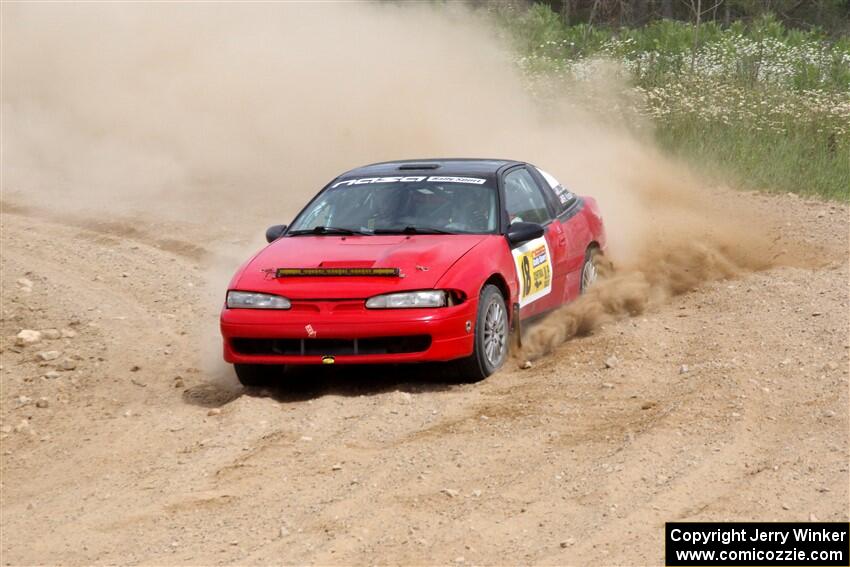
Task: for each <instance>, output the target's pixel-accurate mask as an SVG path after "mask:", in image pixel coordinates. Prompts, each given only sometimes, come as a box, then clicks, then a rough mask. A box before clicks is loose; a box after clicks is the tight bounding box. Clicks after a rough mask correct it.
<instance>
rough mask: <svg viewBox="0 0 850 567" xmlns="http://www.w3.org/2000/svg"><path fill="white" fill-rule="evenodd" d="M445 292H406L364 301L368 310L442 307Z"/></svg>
mask: <svg viewBox="0 0 850 567" xmlns="http://www.w3.org/2000/svg"><path fill="white" fill-rule="evenodd" d="M445 305H446V292H445V291H441V290H429V291H408V292H404V293H389V294H387V295H376V296H375V297H370V298H369V299H367V300H366V307H367V308H368V309H407V308H411V307H444V306H445Z"/></svg>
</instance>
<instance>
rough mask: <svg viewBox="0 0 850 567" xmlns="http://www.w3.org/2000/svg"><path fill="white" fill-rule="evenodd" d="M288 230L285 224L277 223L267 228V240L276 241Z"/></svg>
mask: <svg viewBox="0 0 850 567" xmlns="http://www.w3.org/2000/svg"><path fill="white" fill-rule="evenodd" d="M285 231H286V225H285V224H276V225H274V226H270V227H269V228H267V229H266V242H274V241H275V240H277V239H278V238H280V235H281V234H283V233H284V232H285Z"/></svg>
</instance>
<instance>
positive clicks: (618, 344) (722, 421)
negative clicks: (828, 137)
mask: <svg viewBox="0 0 850 567" xmlns="http://www.w3.org/2000/svg"><path fill="white" fill-rule="evenodd" d="M740 198H741V199H746V200H749V201H751V202H752V204H753V206H756V207H760V208H761V209H762V210H764V211H765V214H770V215H774V216H778V217H780V218H781V219H782V220H783V222H784V224H785V229H786V230H787V232H788V234H799V235H800V238H802V239H805V240H809V241H811V242H816V243H821V244H824V245H826V246H827V247H828V248H829V252H828V253H827V254H826V257H825V258H824V265H823V266H822V267H820V268H818V269H816V270H808V269H799V268H787V267H786V268H777V269H773V270H770V271H767V272H761V273H755V274H750V275H747V276H745V277H742V278H739V279H736V280H731V281H720V282H714V283H709V284H706V285H705V286H703V287H701V288H700V289H698V290H695V291H694V292H692V293H688V294H685V295H682V296H679V297H676V298H674V299H673V300H671V301H670V302H668V303H666V304H665V305H663V306H662V307H660V308H658V309H655V310H653V311H652V312H649V313H646V314H644V315H641V316H640V317H637V318H632V319H625V320H622V321H620V322H617V323H612V324H609V325H607V326H605V327H603V328H602V329H600V330H598V331H597V332H596V333H594V334H593V335H592V336H590V337H586V338H581V339H577V340H573V341H571V342H569V343H567V344H565V345H563V346H562V347H560V348H559V349H558V350H557V352H555V353H554V354H553V355H551V356H549V357H547V358H545V359H543V360H541V361H538V362H537V363H536V364H535V366H534V368H533V369H531V370H525V371H522V370H516V369H513V368H509V369H505V370H504V371H502V372H500V373H498V374H497V375H495V376H493V377H491V378H490V379H488V380H486V381H485V382H482V383H479V384H472V385H454V386H452V385H448V384H441V383H439V382H437V381H435V380H433V379H432V378H431V376H430V373H429V370H428V369H427V368H424V369H418V370H411V369H408V368H384V369H377V370H376V369H370V370H368V371H360V372H358V371H341V370H340V369H336V371H335V372H333V373H324V374H317V375H316V377H315V381H316V385H315V388H312V389H311V390H310V391H308V392H306V393H300V394H293V393H291V392H288V391H287V390H286V388H285V387H284V388H281V389H280V390H275V391H252V392H249V391H245V390H243V389H241V388H240V387H239V386H238V385H237V384H236V382H235V379H233V378H227V379H223V378H218V377H216V376H214V374H213V373H211V372H210V371H207V370H202V369H203V368H208V366H209V365H207V364H205V361H204V360H202V359H203V358H204V356H205V355H203V354H202V352H203V351H204V350H205V348H202V345H200V344H199V337H202V336H213V333H214V331H215V325H216V320H215V317H214V316H213V315H211V314H209V313H210V309H209V308H208V307H207V306H205V305H204V302H206V301H207V299H206V298H207V297H208V296H209V295H208V293H207V290H205V287H206V286H208V284H207V279H208V278H207V277H206V267H207V263H208V256H207V253H206V252H207V250H206V248H205V246H204V245H203V242H206V241H210V240H215V239H218V240H227V239H234V238H244V237H245V235H244V234H237V233H236V232H232V231H231V232H228V229H225V228H215V227H212V228H211V227H210V226H208V225H205V226H200V225H193V224H191V223H174V222H171V223H165V222H161V223H158V224H155V225H151V224H143V223H140V222H139V221H138V220H132V219H128V220H120V221H116V222H109V223H105V222H94V221H91V220H90V219H87V218H85V217H84V216H74V217H69V216H65V217H52V216H50V215H46V214H42V213H39V212H38V211H35V210H30V209H26V208H23V207H20V206H15V205H14V204H13V203H5V205H4V210H3V214H2V277H3V288H2V323H0V326H1V327H2V333H0V334H2V343H1V344H2V398H0V424H1V425H2V433H0V443H2V498H1V499H0V505H2V547H0V552H2V562H3V563H4V564H13V565H14V564H60V563H61V564H68V565H84V564H160V565H162V564H195V565H198V564H226V563H239V564H271V563H290V564H305V563H311V564H383V563H404V564H491V565H493V564H517V563H534V564H585V565H586V564H590V563H593V564H612V565H613V564H617V565H652V564H656V565H657V564H662V562H663V559H662V558H663V525H664V522H665V521H673V520H733V519H734V520H769V521H772V520H810V519H817V520H842V521H846V520H847V519H848V208H847V207H846V206H844V205H837V204H830V203H822V202H818V201H805V200H802V199H799V198H796V197H793V196H764V195H758V194H742V195H741V197H740ZM264 228H265V227H260V226H257V227H256V231H257V233H258V234H261V233H262V231H263V229H264ZM253 236H254V235H251V237H253ZM198 243H201V244H198ZM22 278H25V279H26V280H29V282H31V285H29V284H28V283H27V281H25V280H23V279H22ZM19 280H20V281H19ZM221 292H223V290H221ZM22 329H35V330H46V329H57V330H58V331H59V335H60V337H59V338H56V339H48V338H46V337H45V338H43V339H42V340H41V342H39V343H36V344H33V345H30V346H17V345H16V340H15V335H16V334H17V333H18V332H19V331H21V330H22ZM63 330H64V335H66V336H65V337H63V336H62V334H63ZM210 330H212V332H210ZM69 331H70V332H69ZM45 335H46V336H54V335H55V334H54V333H50V332H47V333H45ZM71 335H73V336H71ZM213 346H214V345H213ZM207 348H209V345H207ZM211 350H214V348H213V349H211ZM48 351H57V352H58V354H57V355H56V358H53V359H51V360H39V359H38V355H37V353H45V352H48ZM51 356H53V354H52V353H51V354H47V355H46V357H48V358H50V357H51ZM610 357H615V358H616V362H615V363H614V364H613V368H606V366H605V364H604V361H605V360H607V359H609V358H610Z"/></svg>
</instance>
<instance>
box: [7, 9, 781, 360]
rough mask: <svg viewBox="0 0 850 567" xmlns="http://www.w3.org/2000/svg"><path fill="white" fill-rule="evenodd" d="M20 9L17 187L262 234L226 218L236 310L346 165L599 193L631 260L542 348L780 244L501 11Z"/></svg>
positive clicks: (746, 265)
mask: <svg viewBox="0 0 850 567" xmlns="http://www.w3.org/2000/svg"><path fill="white" fill-rule="evenodd" d="M2 11H3V18H2V32H3V33H2V36H3V39H2V69H3V81H2V83H3V85H2V118H3V120H2V138H3V158H2V189H3V199H4V200H5V201H8V202H15V203H18V202H20V203H27V204H32V205H35V206H40V207H43V208H46V209H47V210H50V211H52V212H54V213H62V214H64V213H69V214H71V213H74V214H76V213H78V212H82V211H85V212H87V213H94V214H96V215H98V216H101V217H103V216H104V215H106V216H107V218H112V217H127V218H134V217H139V218H145V219H158V218H162V219H169V220H175V219H176V220H180V221H181V222H184V223H186V225H187V226H188V225H192V226H195V227H204V226H210V227H217V226H220V225H224V224H227V225H229V226H231V227H234V226H235V227H238V230H239V231H241V232H242V233H243V234H246V235H252V236H254V235H256V237H257V240H254V241H252V242H251V244H250V246H244V245H243V246H234V245H232V244H229V243H220V242H215V241H214V238H215V235H214V233H215V230H210V233H211V235H210V236H211V239H212V240H211V241H210V242H208V243H207V244H206V250H207V253H208V254H209V260H208V264H209V265H210V266H211V267H210V271H211V273H213V274H214V277H213V278H212V281H214V282H218V283H219V284H220V285H219V286H218V288H216V289H213V290H212V291H213V292H214V293H215V295H216V298H217V299H216V301H212V300H211V301H212V302H211V304H212V305H213V307H214V308H215V309H217V308H218V305H219V303H220V297H221V290H223V289H224V286H225V285H226V281H227V280H226V278H227V277H228V276H229V274H230V273H232V271H233V270H234V269H235V267H236V266H237V265H238V263H239V261H240V260H242V259H244V258H245V257H246V255H247V254H248V253H249V252H250V250H249V249H248V248H253V249H256V247H257V246H259V245H260V244H261V242H260V241H259V237H260V236H261V235H262V233H263V230H264V229H265V227H266V226H267V225H269V224H273V223H277V222H287V221H288V220H290V219H291V217H292V215H293V214H294V213H295V212H296V211H297V210H298V209H299V208H300V207H301V206H302V205H303V203H304V202H306V200H307V199H308V197H309V196H311V195H313V194H314V193H315V192H316V191H317V190H318V189H319V188H320V187H322V186H323V185H324V184H325V183H326V182H327V181H328V180H330V179H331V178H332V177H333V176H335V175H336V174H338V173H339V172H341V171H343V170H345V169H347V168H351V167H355V166H358V165H362V164H365V163H371V162H376V161H383V160H391V159H401V158H411V157H447V156H467V157H505V158H513V159H520V160H527V161H530V162H532V163H535V164H537V165H539V166H540V167H542V168H544V169H546V170H548V171H550V172H551V173H552V174H554V175H555V176H556V177H558V178H559V179H560V180H561V181H562V183H564V184H565V185H566V186H568V187H569V188H570V189H572V190H573V191H575V192H577V193H580V194H587V195H593V196H594V197H596V199H597V200H598V202H599V204H600V207H601V210H602V211H603V214H604V218H605V221H606V225H607V229H608V235H609V250H608V255H609V258H610V259H611V260H612V261H613V262H614V264H615V265H617V266H618V270H617V272H616V273H615V274H614V275H613V276H612V277H611V278H610V279H609V280H607V281H606V282H604V283H601V284H600V285H599V286H597V289H595V290H594V291H593V293H592V294H590V295H589V296H587V297H586V298H583V299H582V300H581V301H579V302H577V303H575V304H574V305H571V306H569V307H567V308H566V309H565V310H562V311H561V312H559V313H557V314H555V315H554V316H553V317H552V318H550V319H549V320H547V321H546V322H545V323H544V324H543V325H542V326H540V327H539V328H538V329H537V330H535V331H534V332H533V335H532V336H531V337H530V341H529V343H528V345H529V346H528V349H529V353H531V354H532V355H540V354H542V353H544V352H548V351H550V350H551V349H552V348H554V346H556V345H557V344H558V343H559V342H563V341H564V340H567V339H568V338H570V337H571V336H573V335H575V334H576V333H579V332H586V331H587V330H588V329H589V328H591V327H593V326H595V325H596V324H598V322H600V321H603V320H605V319H606V318H608V317H613V316H618V315H620V314H623V313H631V312H640V311H641V310H643V309H646V308H647V306H649V305H651V304H652V303H653V302H654V301H661V300H663V298H664V297H666V296H669V295H670V294H672V293H677V292H681V291H684V290H686V289H689V288H691V287H693V286H695V285H697V284H699V283H700V282H701V281H703V280H706V279H712V278H718V277H727V276H730V275H734V274H735V273H738V272H739V271H741V270H749V269H759V268H764V267H767V266H768V265H771V263H772V262H774V260H775V258H774V256H775V253H774V250H773V243H772V242H771V241H769V240H768V239H766V238H764V237H763V236H762V235H763V234H765V231H764V230H763V228H764V226H765V222H764V220H763V219H757V218H755V217H754V216H753V215H752V214H749V213H748V212H747V211H746V210H741V209H739V208H737V206H736V205H734V204H731V203H730V202H729V200H728V199H725V198H723V197H722V196H720V195H718V194H717V193H715V192H712V191H710V190H708V189H706V188H705V186H704V185H703V184H702V183H700V182H699V180H697V179H695V178H693V177H692V176H691V175H690V174H689V172H688V171H687V170H686V169H685V168H684V167H683V166H681V165H680V164H676V163H673V162H671V161H670V160H668V159H666V158H665V157H664V156H662V155H661V154H660V153H659V152H658V151H657V150H656V149H655V148H654V147H653V145H652V142H651V141H650V140H649V139H648V138H642V137H640V136H637V135H635V134H634V133H633V131H634V130H633V129H631V128H629V129H627V128H625V127H624V126H622V125H618V124H616V123H612V122H611V121H610V120H600V119H599V118H598V117H596V116H595V115H594V114H593V113H592V112H589V111H582V110H580V109H579V105H576V104H571V102H572V101H571V99H570V97H571V96H573V95H569V94H566V92H567V91H565V94H564V95H563V96H562V97H556V99H555V100H552V99H551V98H550V99H548V100H547V102H546V104H541V102H540V100H536V99H535V98H534V97H533V96H532V95H530V94H529V92H528V89H526V88H525V85H524V81H523V78H522V77H521V75H520V74H519V72H518V71H517V69H516V66H515V65H514V61H513V57H514V56H513V55H512V54H511V53H510V52H509V50H508V49H507V47H506V43H505V42H504V41H503V40H502V39H500V38H499V37H497V33H496V31H495V28H494V26H492V25H491V24H490V23H489V22H488V20H487V16H486V14H482V13H477V12H473V11H471V10H470V9H468V8H465V7H464V6H463V5H460V4H453V3H448V4H441V5H431V4H426V3H404V4H401V3H396V4H371V3H353V2H352V3H342V2H340V3H278V4H274V3H244V4H243V3H179V4H176V3H175V4H166V3H157V4H129V3H112V4H101V3H86V4H82V3H81V4H35V3H33V4H4V5H3V7H2ZM611 82H612V81H611V78H610V77H605V78H604V80H600V81H599V82H597V83H593V82H592V81H591V82H590V83H588V84H592V85H593V86H594V89H595V90H594V91H593V96H594V97H596V98H598V99H601V100H599V102H600V103H601V105H602V106H604V103H605V100H604V97H605V96H607V95H606V93H611V96H612V97H613V96H615V95H614V91H616V90H617V88H618V87H619V86H621V85H619V86H616V85H612V84H611ZM572 87H573V88H572V89H571V91H572V92H575V90H576V88H579V89H580V88H581V87H576V86H575V85H573V86H572ZM633 119H634V120H639V119H638V118H637V117H634V118H633ZM170 226H173V225H170ZM173 237H175V238H179V237H181V235H179V234H176V235H173ZM225 274H226V275H225ZM211 287H215V286H211Z"/></svg>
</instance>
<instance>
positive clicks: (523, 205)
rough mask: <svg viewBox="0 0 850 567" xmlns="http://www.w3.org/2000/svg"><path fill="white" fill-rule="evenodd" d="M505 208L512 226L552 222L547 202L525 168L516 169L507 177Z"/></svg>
mask: <svg viewBox="0 0 850 567" xmlns="http://www.w3.org/2000/svg"><path fill="white" fill-rule="evenodd" d="M505 201H506V204H505V208H506V209H507V211H508V216H509V217H510V222H511V224H513V223H515V222H536V223H538V224H544V223H546V222H549V220H551V218H550V215H549V209H547V208H546V200H545V199H544V198H543V194H542V193H541V192H540V188H539V187H537V183H535V182H534V178H533V177H531V174H530V173H529V172H528V170H526V169H525V168H519V169H515V170H513V171H511V172H509V173H508V174H507V175H505Z"/></svg>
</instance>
